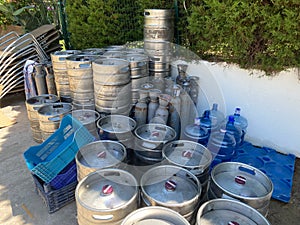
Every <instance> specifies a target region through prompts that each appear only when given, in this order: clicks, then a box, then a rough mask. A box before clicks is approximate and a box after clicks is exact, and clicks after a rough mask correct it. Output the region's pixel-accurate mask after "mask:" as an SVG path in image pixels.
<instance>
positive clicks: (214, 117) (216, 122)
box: [209, 103, 225, 128]
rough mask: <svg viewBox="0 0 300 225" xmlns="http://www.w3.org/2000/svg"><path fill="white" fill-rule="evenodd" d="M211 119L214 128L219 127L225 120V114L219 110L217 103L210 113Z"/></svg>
mask: <svg viewBox="0 0 300 225" xmlns="http://www.w3.org/2000/svg"><path fill="white" fill-rule="evenodd" d="M209 117H210V119H211V122H212V127H213V128H217V127H219V126H220V124H221V123H222V121H224V119H225V116H224V114H223V113H222V112H221V111H219V110H218V104H217V103H214V104H213V106H212V109H211V110H210V111H209Z"/></svg>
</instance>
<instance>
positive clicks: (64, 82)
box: [51, 50, 79, 102]
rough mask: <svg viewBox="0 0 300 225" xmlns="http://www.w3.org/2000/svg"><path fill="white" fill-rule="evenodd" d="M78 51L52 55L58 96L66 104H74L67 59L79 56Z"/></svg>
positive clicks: (58, 52) (59, 52)
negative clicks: (75, 55)
mask: <svg viewBox="0 0 300 225" xmlns="http://www.w3.org/2000/svg"><path fill="white" fill-rule="evenodd" d="M78 53H79V51H76V50H66V51H56V52H54V53H52V54H51V61H52V67H53V72H54V79H55V85H56V89H57V95H58V97H60V99H61V100H62V101H64V102H72V97H71V91H70V85H69V77H68V73H67V65H66V58H67V57H68V56H71V55H74V54H78Z"/></svg>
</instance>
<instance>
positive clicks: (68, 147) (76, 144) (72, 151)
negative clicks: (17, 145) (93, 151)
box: [23, 115, 94, 183]
mask: <svg viewBox="0 0 300 225" xmlns="http://www.w3.org/2000/svg"><path fill="white" fill-rule="evenodd" d="M92 141H94V137H93V135H91V134H90V132H89V131H88V130H87V129H86V128H85V127H84V126H83V125H82V123H80V122H79V121H78V120H76V119H75V118H73V117H72V116H71V115H66V116H65V117H64V118H63V119H62V121H61V124H60V127H59V128H58V129H57V130H56V131H55V132H54V133H53V134H52V135H51V136H50V137H49V138H48V139H47V140H45V141H44V142H43V143H42V144H40V145H37V146H32V147H30V148H29V149H27V151H25V152H24V155H23V156H24V158H25V161H26V164H27V167H28V169H29V170H30V171H31V172H32V173H34V174H35V175H37V176H38V177H39V178H41V179H42V180H43V181H44V182H46V183H50V182H51V181H52V180H53V179H54V178H55V177H56V176H57V175H58V174H59V173H60V172H61V171H62V170H63V169H64V168H65V167H66V166H67V165H68V164H69V163H70V162H71V161H72V160H74V158H75V155H76V153H77V152H78V150H79V149H80V148H81V147H82V146H84V145H86V144H88V143H90V142H92Z"/></svg>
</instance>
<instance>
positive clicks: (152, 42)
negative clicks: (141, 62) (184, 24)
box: [144, 9, 174, 78]
mask: <svg viewBox="0 0 300 225" xmlns="http://www.w3.org/2000/svg"><path fill="white" fill-rule="evenodd" d="M144 16H145V23H144V49H145V52H146V53H147V54H148V55H149V57H150V61H149V71H150V76H151V75H152V76H154V77H160V78H163V77H168V76H170V70H171V68H170V67H171V64H170V63H171V58H172V44H171V43H172V42H173V38H174V11H173V10H170V9H145V11H144Z"/></svg>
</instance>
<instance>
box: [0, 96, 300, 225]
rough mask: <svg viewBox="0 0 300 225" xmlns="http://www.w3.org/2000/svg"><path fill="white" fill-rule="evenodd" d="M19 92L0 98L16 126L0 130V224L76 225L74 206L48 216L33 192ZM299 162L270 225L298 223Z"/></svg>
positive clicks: (27, 129)
mask: <svg viewBox="0 0 300 225" xmlns="http://www.w3.org/2000/svg"><path fill="white" fill-rule="evenodd" d="M24 101H25V98H24V95H23V94H22V93H18V94H14V95H9V96H7V97H5V99H3V100H2V101H1V102H0V104H1V108H7V107H8V110H10V111H11V113H10V116H11V117H14V118H16V121H17V123H15V124H14V125H12V126H9V127H6V128H2V129H0V162H1V163H0V174H1V176H0V224H3V225H23V224H26V225H30V224H32V225H57V224H59V225H73V224H77V219H76V205H75V202H72V203H70V204H68V205H66V206H65V207H63V208H61V209H60V210H59V211H57V212H55V213H53V214H49V213H48V211H47V208H46V206H45V205H44V204H43V202H42V200H41V198H40V197H39V196H38V195H37V194H36V192H35V190H34V183H33V179H32V177H31V174H30V173H29V171H28V169H27V167H26V165H25V162H24V159H23V152H24V151H26V150H27V148H29V147H30V146H32V145H36V143H35V142H34V141H33V139H32V136H31V131H30V126H29V121H28V118H27V113H26V107H25V104H24ZM299 169H300V160H299V159H297V161H296V167H295V174H294V181H293V193H292V198H291V200H290V202H289V203H287V204H286V203H282V202H280V201H276V200H271V205H270V212H269V216H268V219H269V221H270V222H271V224H273V225H277V224H278V225H279V224H280V225H285V224H287V225H290V224H299V221H300V194H299V191H300V172H299Z"/></svg>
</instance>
